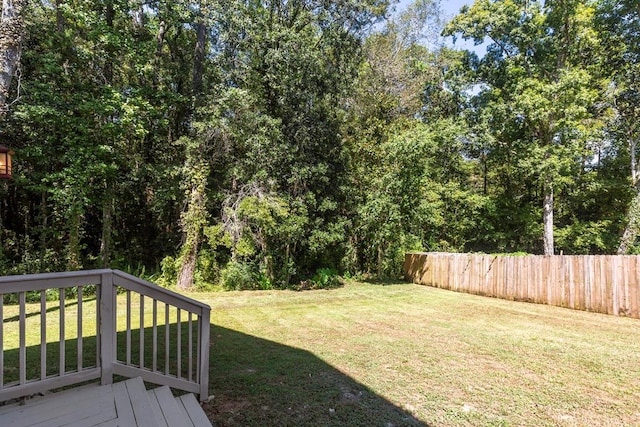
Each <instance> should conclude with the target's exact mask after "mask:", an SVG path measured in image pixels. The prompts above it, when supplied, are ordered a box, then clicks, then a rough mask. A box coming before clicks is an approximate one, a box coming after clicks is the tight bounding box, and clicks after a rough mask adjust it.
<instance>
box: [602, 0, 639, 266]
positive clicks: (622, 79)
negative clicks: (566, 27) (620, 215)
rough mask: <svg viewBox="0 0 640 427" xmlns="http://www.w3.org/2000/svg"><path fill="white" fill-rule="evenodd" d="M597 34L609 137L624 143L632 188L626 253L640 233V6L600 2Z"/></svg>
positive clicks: (622, 250) (623, 244)
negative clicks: (609, 112)
mask: <svg viewBox="0 0 640 427" xmlns="http://www.w3.org/2000/svg"><path fill="white" fill-rule="evenodd" d="M597 24H598V26H597V28H598V29H599V31H598V34H599V36H600V39H601V40H602V45H603V46H604V47H605V49H603V50H602V52H603V54H604V55H606V58H603V60H602V70H601V71H602V73H603V76H604V77H606V78H609V79H611V85H610V88H609V89H610V90H609V95H610V104H611V106H612V107H613V109H614V111H615V114H614V115H613V117H612V121H611V126H610V135H611V136H612V137H613V138H614V140H620V141H622V142H623V145H622V147H621V152H622V153H626V154H628V156H629V157H628V159H629V166H630V167H629V172H630V174H629V177H630V179H631V185H632V187H633V188H634V193H635V194H634V197H633V199H632V200H631V202H630V204H629V207H628V208H627V213H626V216H625V221H624V222H625V226H624V231H623V232H622V235H621V237H620V243H619V245H618V249H617V253H618V254H619V255H623V254H626V253H627V252H628V251H629V249H630V248H631V247H632V246H633V244H634V242H635V240H636V238H637V236H638V233H640V104H639V103H640V90H639V89H638V83H639V82H640V47H639V44H640V6H639V5H638V3H637V2H635V1H629V0H618V1H612V0H602V1H601V2H600V3H599V7H598V16H597Z"/></svg>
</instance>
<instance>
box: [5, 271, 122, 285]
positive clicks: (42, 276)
mask: <svg viewBox="0 0 640 427" xmlns="http://www.w3.org/2000/svg"><path fill="white" fill-rule="evenodd" d="M111 271H112V270H109V269H102V270H79V271H63V272H60V273H39V274H18V275H14V276H0V285H1V284H3V283H9V282H10V283H15V282H32V281H41V280H51V279H66V278H75V277H80V278H86V277H93V278H99V277H100V275H101V274H103V273H108V272H111Z"/></svg>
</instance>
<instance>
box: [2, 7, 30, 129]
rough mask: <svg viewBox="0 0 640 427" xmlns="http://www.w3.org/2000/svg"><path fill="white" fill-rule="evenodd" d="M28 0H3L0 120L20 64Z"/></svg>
mask: <svg viewBox="0 0 640 427" xmlns="http://www.w3.org/2000/svg"><path fill="white" fill-rule="evenodd" d="M26 4H27V1H26V0H3V1H2V17H1V20H0V119H2V118H3V117H4V116H5V115H6V114H7V110H8V105H7V99H8V96H9V89H10V87H11V82H12V79H13V76H14V75H15V72H16V69H17V67H18V65H19V63H20V55H21V53H22V43H23V39H24V31H25V26H24V16H23V9H24V6H25V5H26Z"/></svg>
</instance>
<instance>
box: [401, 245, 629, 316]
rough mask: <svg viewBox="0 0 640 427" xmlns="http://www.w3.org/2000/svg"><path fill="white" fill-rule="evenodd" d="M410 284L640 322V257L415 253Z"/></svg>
mask: <svg viewBox="0 0 640 427" xmlns="http://www.w3.org/2000/svg"><path fill="white" fill-rule="evenodd" d="M404 270H405V271H404V272H405V278H406V279H407V280H408V281H412V282H414V283H419V284H423V285H429V286H434V287H438V288H442V289H449V290H455V291H458V292H467V293H472V294H477V295H483V296H489V297H496V298H503V299H509V300H516V301H527V302H535V303H539V304H548V305H554V306H558V307H567V308H572V309H577V310H585V311H594V312H598V313H605V314H612V315H616V316H629V317H633V318H636V319H640V289H639V288H640V280H638V274H639V271H640V256H637V255H624V256H618V255H601V256H597V255H560V256H537V255H530V256H523V257H515V256H495V255H473V254H447V253H410V254H407V255H406V258H405V263H404Z"/></svg>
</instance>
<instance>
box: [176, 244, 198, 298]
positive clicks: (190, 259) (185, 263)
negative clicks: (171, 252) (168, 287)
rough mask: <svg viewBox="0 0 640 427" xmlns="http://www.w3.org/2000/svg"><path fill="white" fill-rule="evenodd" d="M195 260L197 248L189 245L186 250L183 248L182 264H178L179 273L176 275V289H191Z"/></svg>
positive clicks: (196, 258) (194, 245)
mask: <svg viewBox="0 0 640 427" xmlns="http://www.w3.org/2000/svg"><path fill="white" fill-rule="evenodd" d="M185 249H186V251H185ZM197 260H198V247H197V245H196V244H191V245H189V246H188V247H187V248H183V256H182V262H181V264H180V272H179V273H178V284H177V285H178V289H180V290H183V291H185V290H191V289H193V277H194V275H195V272H196V261H197Z"/></svg>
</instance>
